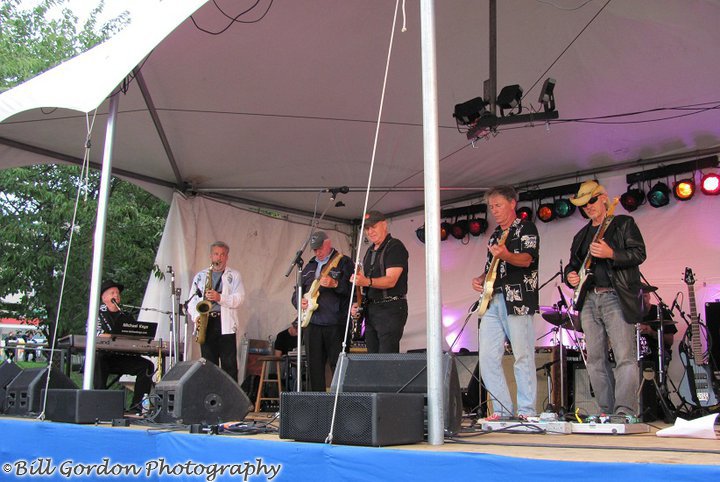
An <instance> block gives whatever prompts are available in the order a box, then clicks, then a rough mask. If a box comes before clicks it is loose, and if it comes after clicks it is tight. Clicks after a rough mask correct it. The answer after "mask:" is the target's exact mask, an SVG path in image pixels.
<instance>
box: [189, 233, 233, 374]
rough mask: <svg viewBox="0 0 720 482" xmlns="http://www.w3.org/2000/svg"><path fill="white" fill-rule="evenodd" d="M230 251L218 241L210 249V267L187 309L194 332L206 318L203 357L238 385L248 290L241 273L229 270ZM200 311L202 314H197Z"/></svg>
mask: <svg viewBox="0 0 720 482" xmlns="http://www.w3.org/2000/svg"><path fill="white" fill-rule="evenodd" d="M229 254H230V247H229V246H228V245H227V244H226V243H224V242H222V241H215V242H214V243H212V244H211V245H210V261H211V266H210V268H208V269H203V270H202V271H200V272H199V273H198V274H196V275H195V277H194V278H193V284H192V287H191V292H193V293H195V298H194V299H193V302H192V303H190V304H189V305H188V311H189V312H190V315H191V316H192V319H193V320H194V321H195V325H196V326H195V332H196V334H200V335H202V333H198V326H197V325H198V321H200V318H201V313H202V312H205V311H206V309H207V303H203V302H204V301H205V302H209V303H210V307H209V311H207V312H206V314H205V315H203V318H205V317H207V326H206V327H205V336H204V342H203V339H202V338H203V337H202V336H197V338H198V341H199V342H203V343H200V353H201V355H202V357H203V358H205V359H206V360H207V361H209V362H211V363H214V364H216V365H218V366H220V368H222V369H223V370H224V371H225V373H227V374H228V375H230V377H231V378H232V379H233V380H235V381H237V376H238V365H237V339H236V334H237V330H238V327H239V316H238V311H239V309H240V305H242V303H243V301H244V300H245V287H244V286H243V282H242V277H241V276H240V273H239V272H238V271H237V270H236V269H233V268H230V267H228V266H227V261H228V255H229ZM198 307H199V308H200V310H199V311H198Z"/></svg>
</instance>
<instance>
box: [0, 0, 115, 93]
mask: <svg viewBox="0 0 720 482" xmlns="http://www.w3.org/2000/svg"><path fill="white" fill-rule="evenodd" d="M67 4H68V0H43V1H42V2H41V3H40V4H38V5H37V6H36V7H34V8H31V9H27V8H22V1H21V0H3V2H2V5H0V92H2V91H4V90H7V89H9V88H10V87H12V86H14V85H16V84H18V83H20V82H22V81H24V80H26V79H29V78H30V77H33V76H35V75H37V74H39V73H41V72H43V71H45V70H47V69H49V68H51V67H53V66H55V65H57V64H59V63H60V62H62V61H63V60H66V59H69V58H71V57H74V56H75V55H77V54H79V53H81V52H84V51H85V50H88V49H89V48H91V47H92V46H94V45H95V44H97V43H99V42H101V41H102V40H105V39H107V38H109V37H111V36H112V35H113V34H114V33H116V32H117V31H119V30H120V29H122V28H123V27H124V26H125V25H126V24H127V23H128V21H129V20H128V14H127V12H124V13H123V14H121V15H120V16H118V17H116V18H114V19H112V20H110V21H109V22H107V23H105V24H103V25H99V26H98V21H97V17H98V15H99V14H100V13H101V12H102V10H103V8H104V2H100V3H99V5H98V6H97V7H96V8H95V9H93V11H92V12H91V14H90V16H89V18H88V20H87V21H86V22H85V24H84V25H82V26H79V25H78V18H77V16H76V15H75V14H73V12H72V11H71V10H70V9H69V8H68V7H67ZM57 9H59V10H60V14H59V16H58V15H56V16H54V17H53V18H50V17H49V16H48V11H51V10H57Z"/></svg>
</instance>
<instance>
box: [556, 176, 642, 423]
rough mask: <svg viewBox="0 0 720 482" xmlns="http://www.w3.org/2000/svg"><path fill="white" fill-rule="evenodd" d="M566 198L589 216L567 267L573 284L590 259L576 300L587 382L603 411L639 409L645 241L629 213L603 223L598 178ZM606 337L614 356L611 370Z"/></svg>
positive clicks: (604, 201)
mask: <svg viewBox="0 0 720 482" xmlns="http://www.w3.org/2000/svg"><path fill="white" fill-rule="evenodd" d="M570 202H572V203H573V204H574V205H576V206H578V207H580V209H582V210H584V212H585V214H586V215H587V217H588V218H589V219H590V222H588V223H587V224H586V225H585V226H584V227H583V228H582V229H581V230H580V231H579V232H578V233H577V234H576V235H575V237H574V238H573V242H572V246H571V248H570V262H569V263H568V265H567V266H566V267H565V279H566V282H567V284H568V286H570V287H571V288H577V287H578V285H579V284H580V281H581V278H580V276H579V275H578V272H579V271H581V268H582V267H583V264H584V263H586V260H589V261H590V262H591V265H590V266H591V268H590V270H591V271H590V272H591V273H592V274H591V275H590V276H588V277H586V278H585V284H584V285H583V288H587V289H586V290H585V296H584V297H581V298H580V299H579V300H578V305H579V306H578V309H580V310H581V311H580V320H581V322H582V326H583V331H584V332H585V343H586V346H587V370H588V376H589V377H590V383H591V384H592V386H593V389H594V390H595V396H596V398H597V402H598V405H599V407H600V410H601V411H602V412H603V413H606V414H613V413H622V414H637V413H638V411H639V406H638V398H637V390H638V386H639V383H640V377H639V371H638V370H639V369H638V363H637V356H636V351H637V348H636V341H635V324H636V323H639V322H640V321H641V319H642V313H641V300H642V298H641V294H640V293H641V287H642V283H641V282H640V268H639V266H640V264H641V263H642V262H643V261H645V256H646V255H645V243H644V241H643V238H642V234H640V230H639V229H638V227H637V224H635V220H634V219H633V218H632V217H630V216H625V215H618V216H613V217H609V216H608V219H607V221H609V224H608V223H605V221H606V216H607V214H608V209H609V206H610V204H609V200H608V195H607V192H606V191H605V188H604V187H603V186H601V185H600V184H598V183H597V182H596V181H585V182H584V183H582V184H581V185H580V189H578V192H577V195H576V196H575V197H574V198H571V199H570ZM603 229H604V232H603V231H602V230H603ZM598 230H600V233H601V234H602V235H601V236H598V235H597V233H598ZM585 266H586V267H587V264H585ZM608 342H609V343H610V344H611V345H612V349H613V354H614V357H615V369H614V371H613V369H612V367H611V365H610V361H609V360H608V348H609V345H608Z"/></svg>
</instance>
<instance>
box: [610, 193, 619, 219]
mask: <svg viewBox="0 0 720 482" xmlns="http://www.w3.org/2000/svg"><path fill="white" fill-rule="evenodd" d="M618 202H620V196H615V197H614V198H613V201H612V202H611V203H610V207H608V210H607V216H612V215H613V213H614V212H615V207H616V206H617V205H618Z"/></svg>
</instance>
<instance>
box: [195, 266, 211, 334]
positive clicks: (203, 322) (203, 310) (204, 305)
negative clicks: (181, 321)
mask: <svg viewBox="0 0 720 482" xmlns="http://www.w3.org/2000/svg"><path fill="white" fill-rule="evenodd" d="M213 266H214V265H213V264H211V265H210V268H208V271H207V275H206V276H205V290H204V291H203V299H202V301H199V302H198V304H197V305H195V309H196V310H197V312H198V313H199V314H200V316H199V317H198V320H197V323H196V326H195V341H196V342H198V344H199V345H202V344H203V343H205V332H206V331H207V325H208V315H209V313H210V310H211V309H212V303H211V302H210V301H208V300H206V299H205V293H207V292H208V291H210V290H211V289H212V270H213Z"/></svg>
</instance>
